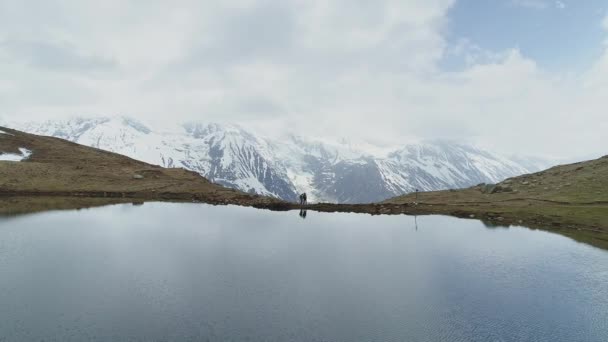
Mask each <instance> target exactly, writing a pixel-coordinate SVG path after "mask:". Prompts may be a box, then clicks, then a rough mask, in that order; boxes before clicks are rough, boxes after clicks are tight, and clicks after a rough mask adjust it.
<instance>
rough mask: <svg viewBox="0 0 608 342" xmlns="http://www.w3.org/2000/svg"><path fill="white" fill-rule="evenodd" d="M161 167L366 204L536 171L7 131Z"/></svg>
mask: <svg viewBox="0 0 608 342" xmlns="http://www.w3.org/2000/svg"><path fill="white" fill-rule="evenodd" d="M8 126H12V127H14V128H16V129H21V130H24V131H26V132H30V133H35V134H41V135H50V136H56V137H60V138H64V139H67V140H71V141H74V142H77V143H80V144H84V145H88V146H93V147H96V148H101V149H105V150H109V151H112V152H116V153H120V154H124V155H127V156H129V157H132V158H135V159H139V160H143V161H146V162H148V163H152V164H158V165H162V166H165V167H184V168H186V169H189V170H193V171H196V172H198V173H200V174H201V175H203V176H205V177H207V178H208V179H209V180H211V181H213V182H216V183H220V184H223V185H226V186H229V187H234V188H237V189H240V190H243V191H249V192H256V193H259V194H263V195H270V196H275V197H280V198H283V199H285V200H290V201H295V200H296V198H297V194H298V193H300V192H307V193H308V195H309V199H310V200H311V201H313V202H314V201H332V202H343V203H362V202H373V201H379V200H383V199H386V198H388V197H392V196H397V195H401V194H404V193H407V192H411V191H414V190H415V189H419V190H425V191H426V190H438V189H447V188H459V187H466V186H470V185H474V184H478V183H484V182H485V183H494V182H498V181H500V180H502V179H504V178H508V177H511V176H514V175H519V174H523V173H528V172H531V171H536V170H532V169H527V168H526V167H524V166H522V165H521V164H519V163H517V162H514V161H513V160H509V159H505V158H502V157H499V156H496V155H494V154H491V153H489V152H487V151H483V150H480V149H477V148H474V147H471V146H467V145H462V144H453V143H446V142H441V141H436V142H424V143H417V144H409V145H406V146H402V147H401V148H398V149H394V150H393V151H392V152H387V149H386V148H380V147H375V146H373V145H371V144H366V143H358V144H357V143H352V142H349V141H346V140H341V141H338V142H335V141H331V140H327V139H320V138H307V137H301V136H295V135H289V134H287V135H286V136H285V137H283V138H282V139H270V138H267V137H263V136H260V135H256V134H253V133H251V132H248V131H247V130H245V129H243V128H242V127H240V126H238V125H220V124H213V123H211V124H203V123H186V124H184V125H182V126H181V127H180V128H179V129H178V130H175V131H173V132H161V131H159V130H154V129H151V128H149V127H148V126H146V125H144V124H142V123H140V122H138V121H136V120H133V119H130V118H128V117H111V118H93V119H72V120H65V121H47V122H44V123H28V124H12V125H10V124H9V125H8Z"/></svg>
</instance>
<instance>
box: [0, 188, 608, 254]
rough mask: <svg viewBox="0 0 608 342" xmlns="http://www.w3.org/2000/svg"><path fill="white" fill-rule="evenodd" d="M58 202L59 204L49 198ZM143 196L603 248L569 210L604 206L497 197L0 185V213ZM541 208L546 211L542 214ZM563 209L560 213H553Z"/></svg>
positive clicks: (600, 236) (601, 230)
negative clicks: (445, 219) (435, 223)
mask: <svg viewBox="0 0 608 342" xmlns="http://www.w3.org/2000/svg"><path fill="white" fill-rule="evenodd" d="M57 202H58V203H61V204H59V205H57V204H54V203H57ZM145 202H174V203H201V204H209V205H236V206H242V207H253V208H256V209H264V210H270V211H297V210H310V211H315V212H322V213H358V214H368V215H410V216H426V215H446V216H452V217H457V218H462V219H472V220H479V221H482V222H483V223H484V224H485V225H486V226H489V227H510V226H525V227H528V228H531V229H540V230H545V231H552V232H557V233H559V234H562V235H566V236H569V237H571V238H573V239H575V240H577V241H581V242H586V243H590V244H592V245H594V246H596V247H600V248H603V249H608V234H607V233H608V227H604V226H601V225H598V224H595V223H593V222H588V221H585V220H583V219H580V218H577V215H575V214H574V215H573V214H572V212H575V213H576V212H578V211H580V212H582V213H584V214H585V215H586V213H587V210H588V209H594V210H600V211H605V212H608V206H606V205H602V204H598V205H577V204H552V203H551V204H550V203H545V202H542V201H534V200H521V201H509V202H506V203H504V204H503V205H502V206H501V205H498V204H497V203H496V202H491V203H490V202H488V203H477V202H476V203H468V204H467V203H455V204H438V203H425V202H412V203H372V204H335V203H313V204H307V205H300V204H297V203H290V202H285V201H279V200H273V201H269V200H268V197H263V196H252V195H245V196H234V197H231V198H217V197H213V196H208V194H204V193H201V194H192V193H174V192H149V193H146V192H108V191H88V192H69V191H65V192H62V191H53V192H31V191H28V192H18V191H10V192H7V191H0V203H3V205H2V208H1V209H0V215H19V214H26V213H30V212H39V211H46V210H53V209H54V208H55V207H57V209H82V208H88V207H96V206H103V205H111V204H121V203H125V204H128V203H132V204H143V203H145ZM543 212H545V214H543ZM555 213H563V214H564V215H555Z"/></svg>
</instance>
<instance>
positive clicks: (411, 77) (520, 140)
mask: <svg viewBox="0 0 608 342" xmlns="http://www.w3.org/2000/svg"><path fill="white" fill-rule="evenodd" d="M116 114H122V115H128V116H132V117H135V118H140V119H144V121H146V120H147V121H153V122H161V123H162V122H172V121H181V120H199V121H216V122H224V121H225V122H237V123H242V124H244V125H245V126H249V127H253V128H255V129H258V130H260V129H261V130H263V131H265V132H266V133H268V134H271V135H272V134H276V133H278V132H282V131H283V130H286V129H287V130H297V131H298V133H300V134H305V135H318V136H336V137H349V138H353V139H369V140H375V141H382V142H392V143H395V142H400V141H407V140H410V139H412V138H421V139H426V138H448V139H462V140H466V141H469V142H474V143H477V144H479V145H482V146H484V147H487V148H490V149H493V150H496V151H499V152H503V153H514V154H526V155H539V156H551V157H560V158H576V157H587V156H593V155H602V154H608V143H606V141H607V140H608V139H607V137H608V133H607V132H608V5H607V4H606V2H605V1H604V0H586V1H579V0H577V1H574V0H563V1H553V0H495V1H487V0H460V1H452V0H369V1H363V0H338V1H329V0H294V1H288V0H274V1H253V0H240V1H228V0H227V1H201V0H187V1H179V0H174V1H159V0H140V1H137V0H133V1H126V0H104V1H84V0H44V1H33V0H0V117H1V118H3V119H4V120H14V119H27V120H29V119H33V120H42V119H54V118H62V117H66V116H75V115H87V116H102V115H116Z"/></svg>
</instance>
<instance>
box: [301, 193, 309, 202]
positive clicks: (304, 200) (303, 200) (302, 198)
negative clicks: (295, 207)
mask: <svg viewBox="0 0 608 342" xmlns="http://www.w3.org/2000/svg"><path fill="white" fill-rule="evenodd" d="M306 204H308V200H307V198H306V193H303V194H301V195H300V205H306Z"/></svg>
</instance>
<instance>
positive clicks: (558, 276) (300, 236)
mask: <svg viewBox="0 0 608 342" xmlns="http://www.w3.org/2000/svg"><path fill="white" fill-rule="evenodd" d="M85 340H86V341H88V340H98V341H484V342H485V341H551V342H555V341H567V342H573V341H585V342H587V341H608V252H606V251H603V250H600V249H597V248H594V247H591V246H588V245H585V244H580V243H577V242H575V241H573V240H570V239H568V238H566V237H563V236H560V235H555V234H551V233H547V232H542V231H534V230H529V229H526V228H517V227H511V228H508V229H506V228H492V229H490V228H486V227H485V226H484V225H483V224H482V223H480V222H478V221H474V220H461V219H455V218H449V217H441V216H426V217H418V218H414V217H410V216H374V217H372V216H368V215H360V214H322V213H315V212H308V215H307V217H306V219H302V218H301V217H300V216H299V215H298V212H281V213H276V212H269V211H260V210H255V209H251V208H240V207H232V206H230V207H213V206H207V205H199V204H162V203H146V204H145V205H143V206H132V205H117V206H110V207H102V208H97V209H87V210H80V211H62V212H46V213H41V214H34V215H28V216H21V217H16V218H4V219H2V218H0V341H85Z"/></svg>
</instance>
